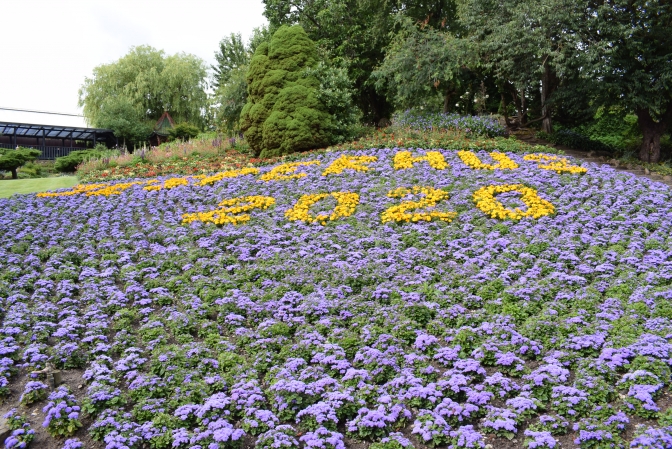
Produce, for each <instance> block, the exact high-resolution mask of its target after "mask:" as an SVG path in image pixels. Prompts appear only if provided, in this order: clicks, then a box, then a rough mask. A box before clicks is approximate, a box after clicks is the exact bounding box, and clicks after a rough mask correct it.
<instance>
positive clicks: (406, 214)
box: [381, 186, 457, 223]
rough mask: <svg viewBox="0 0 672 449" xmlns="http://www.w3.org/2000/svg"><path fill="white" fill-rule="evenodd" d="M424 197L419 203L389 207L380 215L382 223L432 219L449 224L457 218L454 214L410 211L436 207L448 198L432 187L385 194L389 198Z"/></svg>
mask: <svg viewBox="0 0 672 449" xmlns="http://www.w3.org/2000/svg"><path fill="white" fill-rule="evenodd" d="M410 194H413V195H418V194H422V195H424V196H423V197H422V198H421V199H420V200H419V201H404V202H402V203H401V204H399V205H396V206H390V207H389V208H387V210H385V212H383V214H382V215H381V220H382V222H383V223H387V222H388V221H395V222H397V223H404V222H406V223H408V222H411V221H412V222H418V221H432V220H434V219H436V220H441V221H446V222H451V221H452V220H453V218H455V217H456V216H457V213H455V212H439V211H436V210H433V211H429V212H415V213H410V211H412V210H415V209H425V208H429V207H434V206H436V205H437V204H438V203H439V201H442V200H445V199H448V198H449V195H448V192H446V191H443V190H439V189H435V188H433V187H419V186H415V187H412V188H408V187H400V188H398V189H396V190H390V191H389V192H388V194H387V196H389V197H390V198H403V197H405V196H406V195H410Z"/></svg>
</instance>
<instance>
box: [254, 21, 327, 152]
mask: <svg viewBox="0 0 672 449" xmlns="http://www.w3.org/2000/svg"><path fill="white" fill-rule="evenodd" d="M317 63H318V57H317V48H316V46H315V43H314V42H313V41H311V40H310V39H309V38H308V36H307V35H306V32H305V31H304V30H303V28H302V27H301V26H298V25H295V26H292V27H288V26H282V27H280V28H279V29H278V30H277V31H276V32H275V33H274V34H273V37H272V38H271V41H270V43H268V44H266V43H262V44H261V45H259V47H257V50H256V51H255V53H254V57H253V58H252V60H251V61H250V67H249V70H248V72H247V84H248V101H247V104H245V107H244V108H243V110H242V114H241V129H242V130H243V132H244V133H245V138H246V139H247V141H248V142H249V144H250V147H252V149H253V151H254V154H255V156H261V157H273V156H280V155H283V154H289V153H293V152H297V151H302V150H307V149H311V148H317V147H320V146H324V145H326V144H327V143H328V142H329V134H328V130H329V128H330V126H331V124H330V117H329V115H328V114H327V113H326V111H325V108H324V106H323V105H322V104H320V102H319V101H318V99H317V89H318V88H319V81H318V80H317V79H316V78H315V77H314V76H309V75H306V74H305V69H306V68H309V67H314V66H316V65H317Z"/></svg>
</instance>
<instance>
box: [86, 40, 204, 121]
mask: <svg viewBox="0 0 672 449" xmlns="http://www.w3.org/2000/svg"><path fill="white" fill-rule="evenodd" d="M206 77H207V65H206V64H205V63H204V62H203V60H201V59H200V58H198V57H196V56H194V55H190V54H185V53H179V54H175V55H170V56H166V55H165V53H164V52H163V51H161V50H156V49H155V48H152V47H150V46H145V45H143V46H139V47H133V48H131V50H130V52H129V53H128V54H127V55H126V56H124V57H122V58H120V59H119V60H118V61H115V62H112V63H110V64H103V65H99V66H98V67H96V68H95V69H93V75H92V76H91V77H90V78H89V77H87V78H85V79H84V84H83V85H82V87H81V88H80V90H79V105H80V106H82V107H83V113H84V117H85V119H86V121H87V123H89V125H91V126H101V125H102V121H110V116H111V115H114V113H115V111H116V113H120V111H126V112H128V111H129V110H132V112H133V114H130V117H127V118H126V119H127V120H129V119H130V120H132V121H136V120H140V121H142V122H145V123H146V124H152V125H153V123H154V122H155V121H156V120H158V119H159V118H160V117H161V115H162V114H163V113H164V112H165V111H168V112H169V113H170V115H171V116H172V117H173V119H174V120H175V121H177V122H190V123H194V124H196V125H198V126H203V125H204V120H205V118H204V114H203V111H205V108H206V106H207V99H208V98H207V94H206V92H205V89H206V87H207V86H206ZM111 99H114V101H111ZM120 104H122V105H124V107H123V108H120V107H119V105H120ZM129 105H130V106H131V109H129V107H128V106H129ZM108 109H110V110H109V111H108ZM112 121H113V122H114V120H112ZM120 121H124V120H120Z"/></svg>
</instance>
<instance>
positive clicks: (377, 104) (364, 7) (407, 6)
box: [263, 0, 455, 123]
mask: <svg viewBox="0 0 672 449" xmlns="http://www.w3.org/2000/svg"><path fill="white" fill-rule="evenodd" d="M263 1H264V5H265V9H264V15H265V16H266V17H267V18H268V20H269V22H270V23H271V25H272V26H280V25H293V24H299V25H301V26H302V27H303V28H304V29H305V30H306V33H307V34H308V36H309V37H310V38H311V39H312V40H313V41H315V42H316V43H317V44H318V45H320V46H322V47H325V48H326V49H328V50H329V51H330V52H331V54H332V56H333V57H334V58H339V59H342V60H344V61H346V62H347V67H348V76H349V77H350V80H351V81H352V83H353V85H354V88H355V92H356V93H355V98H354V100H355V104H356V105H357V106H358V107H359V108H360V109H361V111H362V112H363V114H364V120H365V121H368V122H372V121H373V122H376V123H377V122H378V121H379V120H380V119H382V118H386V117H389V116H390V114H391V113H392V110H393V107H392V104H391V103H390V101H389V100H388V98H387V97H386V95H385V92H384V91H381V90H380V89H376V80H375V78H373V77H372V76H371V74H372V72H373V71H374V69H375V67H376V66H377V65H378V64H379V63H380V62H382V60H383V58H384V57H385V49H386V48H387V46H388V45H389V43H390V39H391V32H392V31H394V29H395V15H396V14H397V13H399V12H404V13H406V15H407V16H409V17H410V18H411V19H413V20H427V21H428V23H430V24H435V25H439V24H441V23H444V24H447V23H454V20H455V1H454V0H430V1H411V2H398V1H393V0H370V1H366V2H362V1H358V0H263Z"/></svg>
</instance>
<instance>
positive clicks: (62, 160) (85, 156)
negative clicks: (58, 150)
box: [54, 147, 105, 173]
mask: <svg viewBox="0 0 672 449" xmlns="http://www.w3.org/2000/svg"><path fill="white" fill-rule="evenodd" d="M104 155H105V153H103V151H101V150H100V149H98V147H96V148H94V149H91V150H75V151H73V152H71V153H70V154H68V155H67V156H63V157H59V158H56V163H55V164H54V168H56V171H58V172H61V173H73V172H75V171H76V170H77V166H78V165H79V164H81V163H82V162H84V161H88V160H90V159H97V158H101V157H103V156H104Z"/></svg>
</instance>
